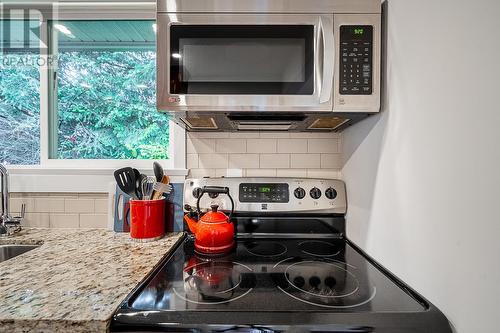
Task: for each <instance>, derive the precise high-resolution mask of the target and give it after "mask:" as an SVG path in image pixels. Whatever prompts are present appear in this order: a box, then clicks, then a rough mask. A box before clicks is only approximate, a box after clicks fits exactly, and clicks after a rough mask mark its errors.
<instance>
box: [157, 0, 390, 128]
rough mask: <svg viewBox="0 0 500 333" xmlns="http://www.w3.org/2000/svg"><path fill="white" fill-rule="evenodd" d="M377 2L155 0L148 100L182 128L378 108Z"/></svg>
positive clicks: (334, 119)
mask: <svg viewBox="0 0 500 333" xmlns="http://www.w3.org/2000/svg"><path fill="white" fill-rule="evenodd" d="M380 21H381V5H380V1H378V0H373V1H372V0H310V1H300V0H250V1H248V0H246V1H245V0H222V1H221V0H190V1H181V0H158V2H157V27H158V36H157V105H158V109H159V110H160V111H167V112H170V113H171V114H172V115H173V116H174V118H175V119H176V121H178V123H179V124H181V125H183V126H184V127H186V128H187V129H188V130H210V129H212V130H265V129H272V130H277V129H283V130H315V129H317V130H336V129H339V128H342V127H344V126H347V125H348V124H350V123H352V122H353V121H357V120H358V119H360V118H362V117H363V116H365V115H367V114H370V113H374V112H378V111H379V109H380V64H381V56H380V52H381V47H380V41H381V22H380Z"/></svg>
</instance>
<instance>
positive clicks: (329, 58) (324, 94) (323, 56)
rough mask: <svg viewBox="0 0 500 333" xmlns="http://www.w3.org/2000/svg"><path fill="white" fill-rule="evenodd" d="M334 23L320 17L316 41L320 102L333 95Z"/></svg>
mask: <svg viewBox="0 0 500 333" xmlns="http://www.w3.org/2000/svg"><path fill="white" fill-rule="evenodd" d="M333 45H334V43H333V24H332V21H331V20H324V19H323V18H320V20H319V25H318V35H317V42H316V49H317V52H316V63H317V64H318V70H317V73H318V81H317V83H318V89H319V103H320V104H322V103H327V102H328V101H329V100H330V98H331V96H332V84H333V64H335V61H334V60H335V59H334V57H335V55H334V53H333V52H330V50H332V49H333Z"/></svg>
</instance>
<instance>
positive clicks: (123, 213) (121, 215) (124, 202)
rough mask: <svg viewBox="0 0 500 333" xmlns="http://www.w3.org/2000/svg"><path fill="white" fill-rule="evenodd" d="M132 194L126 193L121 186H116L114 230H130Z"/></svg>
mask: <svg viewBox="0 0 500 333" xmlns="http://www.w3.org/2000/svg"><path fill="white" fill-rule="evenodd" d="M129 200H130V196H129V195H128V194H127V193H124V192H123V191H122V190H121V189H120V187H117V188H116V191H115V200H114V203H113V206H114V214H113V230H114V231H115V232H129V231H130V203H129Z"/></svg>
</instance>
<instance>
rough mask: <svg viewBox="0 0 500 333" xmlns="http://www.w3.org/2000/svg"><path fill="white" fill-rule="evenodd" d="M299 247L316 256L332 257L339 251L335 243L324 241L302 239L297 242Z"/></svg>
mask: <svg viewBox="0 0 500 333" xmlns="http://www.w3.org/2000/svg"><path fill="white" fill-rule="evenodd" d="M299 249H300V250H301V251H302V252H304V253H305V254H309V255H312V256H317V257H333V256H335V255H337V254H339V252H340V250H339V249H337V247H336V246H335V245H333V244H331V243H327V242H324V241H304V242H301V243H299Z"/></svg>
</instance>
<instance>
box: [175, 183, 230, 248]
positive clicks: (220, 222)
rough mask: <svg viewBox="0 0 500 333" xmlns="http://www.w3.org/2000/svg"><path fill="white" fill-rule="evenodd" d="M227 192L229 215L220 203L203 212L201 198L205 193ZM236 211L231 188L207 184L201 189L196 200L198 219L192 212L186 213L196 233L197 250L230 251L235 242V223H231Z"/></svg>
mask: <svg viewBox="0 0 500 333" xmlns="http://www.w3.org/2000/svg"><path fill="white" fill-rule="evenodd" d="M205 193H209V194H226V195H227V196H228V197H229V200H231V214H229V217H228V216H226V214H224V213H223V212H221V211H219V210H218V208H219V206H218V205H212V206H210V207H211V211H208V212H206V213H205V214H203V215H202V214H201V211H200V199H201V197H202V196H203V195H204V194H205ZM233 211H234V201H233V198H232V197H231V195H230V194H229V188H227V187H219V186H205V187H203V188H202V189H201V191H200V192H199V195H198V200H197V201H196V212H197V213H198V217H199V218H198V220H195V219H194V218H192V217H191V216H190V214H186V215H184V220H185V221H186V223H187V225H188V227H189V230H191V232H192V233H193V234H194V237H195V241H194V248H195V250H196V251H197V252H200V253H205V254H220V253H225V252H228V251H230V250H231V249H232V248H233V246H234V244H235V242H234V225H233V223H231V217H232V215H233Z"/></svg>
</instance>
